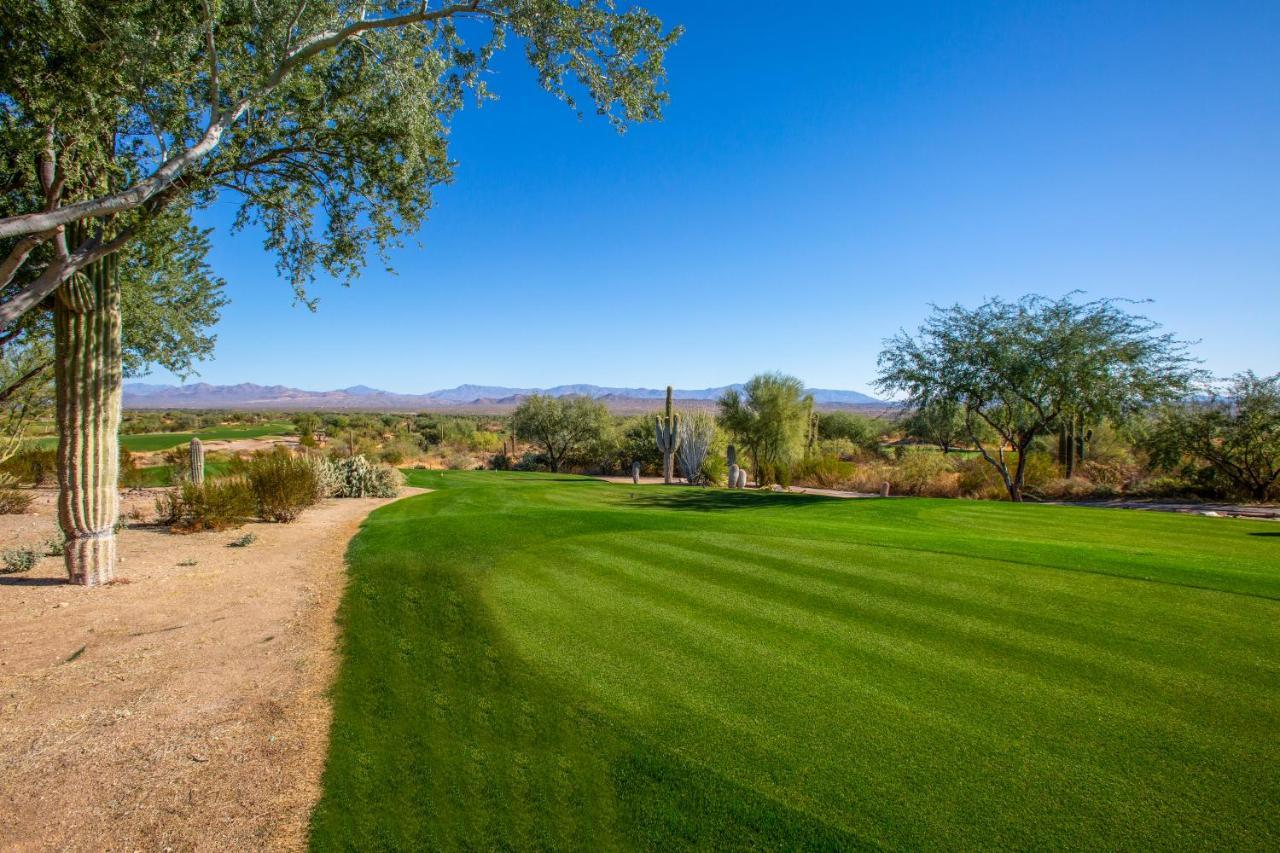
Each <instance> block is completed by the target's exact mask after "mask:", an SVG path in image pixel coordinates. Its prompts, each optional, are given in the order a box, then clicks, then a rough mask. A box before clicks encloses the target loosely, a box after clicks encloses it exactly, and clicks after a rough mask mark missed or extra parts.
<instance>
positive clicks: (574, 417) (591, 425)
mask: <svg viewBox="0 0 1280 853" xmlns="http://www.w3.org/2000/svg"><path fill="white" fill-rule="evenodd" d="M612 428H613V424H612V419H611V418H610V417H609V410H608V409H607V408H605V405H604V403H601V402H600V401H598V400H593V399H591V398H590V397H584V396H579V395H566V396H564V397H552V396H549V395H544V394H533V395H531V396H529V397H528V398H526V399H525V400H524V401H523V402H521V403H520V405H518V406H516V410H515V411H514V412H512V413H511V430H512V432H514V433H515V434H516V436H518V437H519V438H520V440H522V441H527V442H530V443H531V444H533V445H534V446H536V447H537V448H538V450H540V451H541V452H542V455H543V456H544V457H545V458H546V460H547V466H548V467H549V468H550V469H551V470H552V471H560V470H563V469H564V467H565V466H566V465H570V464H573V463H574V462H576V461H579V460H581V459H582V458H583V457H585V456H587V455H589V453H588V452H589V451H590V450H591V448H592V447H593V446H597V447H598V446H599V445H601V444H603V443H605V441H606V439H608V438H609V437H610V434H611V431H612Z"/></svg>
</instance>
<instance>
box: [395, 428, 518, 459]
mask: <svg viewBox="0 0 1280 853" xmlns="http://www.w3.org/2000/svg"><path fill="white" fill-rule="evenodd" d="M483 434H484V435H493V433H483ZM495 440H496V436H495ZM421 454H422V445H420V444H419V443H418V442H417V441H415V440H414V439H412V438H410V437H408V436H400V437H399V438H394V439H392V440H391V441H388V442H387V443H386V444H384V445H383V446H382V450H380V451H378V458H379V459H380V460H382V461H383V462H385V463H386V464H388V465H399V464H401V463H402V462H404V461H405V460H406V459H416V458H417V457H418V456H420V455H421Z"/></svg>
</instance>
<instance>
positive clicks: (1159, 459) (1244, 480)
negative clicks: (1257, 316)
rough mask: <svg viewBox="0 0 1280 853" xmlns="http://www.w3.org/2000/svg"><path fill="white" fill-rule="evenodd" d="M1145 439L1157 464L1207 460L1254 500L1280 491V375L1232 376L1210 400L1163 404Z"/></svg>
mask: <svg viewBox="0 0 1280 853" xmlns="http://www.w3.org/2000/svg"><path fill="white" fill-rule="evenodd" d="M1144 444H1145V445H1146V447H1147V449H1148V450H1149V451H1150V452H1151V454H1152V458H1153V460H1154V461H1155V462H1156V463H1157V464H1161V465H1164V466H1166V467H1173V466H1175V465H1177V464H1179V463H1181V462H1182V461H1183V460H1184V459H1185V458H1186V457H1188V456H1190V457H1192V458H1194V459H1197V460H1200V461H1202V462H1205V463H1208V464H1209V465H1210V466H1212V468H1213V469H1214V470H1215V471H1216V472H1217V474H1218V475H1219V476H1220V477H1221V478H1222V480H1225V481H1226V482H1227V483H1229V484H1230V488H1231V490H1232V491H1235V492H1238V493H1240V494H1243V495H1245V496H1247V497H1248V498H1250V499H1252V500H1255V501H1264V500H1267V499H1268V498H1271V497H1275V496H1276V495H1277V494H1280V374H1276V375H1274V376H1257V375H1255V374H1254V373H1253V371H1248V372H1245V373H1241V374H1239V375H1237V376H1234V377H1232V378H1231V381H1230V382H1229V383H1227V387H1226V388H1225V389H1224V390H1223V391H1222V392H1221V393H1218V394H1215V395H1213V396H1212V397H1210V398H1209V399H1202V400H1196V401H1191V402H1184V403H1180V404H1174V405H1169V406H1166V407H1164V409H1163V410H1162V411H1161V412H1160V414H1159V416H1158V417H1157V418H1156V419H1155V424H1154V427H1153V428H1152V429H1151V430H1150V433H1149V434H1148V435H1147V436H1146V437H1145V439H1144Z"/></svg>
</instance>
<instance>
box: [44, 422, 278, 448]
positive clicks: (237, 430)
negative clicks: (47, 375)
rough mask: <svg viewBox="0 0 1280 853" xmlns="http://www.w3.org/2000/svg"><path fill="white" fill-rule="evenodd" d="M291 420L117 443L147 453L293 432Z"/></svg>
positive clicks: (48, 442) (138, 436) (49, 439)
mask: <svg viewBox="0 0 1280 853" xmlns="http://www.w3.org/2000/svg"><path fill="white" fill-rule="evenodd" d="M293 431H294V428H293V424H291V423H289V422H288V421H277V422H272V423H266V424H257V425H255V426H217V427H209V428H208V429H201V430H196V431H195V432H140V433H134V434H131V435H121V436H120V446H121V447H123V448H124V449H125V450H128V451H130V452H131V453H150V452H153V451H157V450H168V449H169V448H171V447H177V446H178V445H180V444H186V443H187V442H189V441H190V440H191V439H192V438H194V437H195V436H199V437H200V438H202V439H204V440H206V441H212V440H233V439H237V438H264V437H266V436H276V435H292V434H293ZM36 443H37V444H39V445H40V446H42V447H57V446H58V439H57V436H45V437H43V438H40V439H37V440H36Z"/></svg>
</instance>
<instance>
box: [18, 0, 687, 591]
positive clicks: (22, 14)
mask: <svg viewBox="0 0 1280 853" xmlns="http://www.w3.org/2000/svg"><path fill="white" fill-rule="evenodd" d="M677 37H678V31H668V30H665V29H664V27H663V25H662V23H661V22H660V21H659V20H658V19H657V18H655V17H654V16H652V15H650V14H648V13H647V12H645V11H643V10H639V9H630V10H624V11H619V10H617V9H616V8H615V6H614V4H613V3H612V2H609V0H469V1H468V2H448V0H443V2H431V0H414V2H405V0H198V2H191V3H156V2H154V0H0V329H5V330H7V329H9V328H11V327H12V326H13V325H14V324H16V323H19V322H21V321H22V319H23V318H24V317H25V316H27V315H28V313H29V312H31V311H32V310H34V309H36V308H37V307H38V306H40V305H42V304H44V303H45V301H46V300H47V299H49V298H50V297H53V299H54V307H55V313H57V312H58V311H61V312H62V313H61V314H59V315H58V316H61V317H62V319H63V320H64V321H65V322H64V323H63V325H62V326H60V327H59V328H61V329H63V330H64V332H65V334H64V335H62V337H60V338H58V340H59V341H61V344H62V346H60V348H59V350H58V354H57V358H58V361H59V363H60V367H59V369H60V370H62V371H63V372H62V373H61V374H60V375H64V376H66V377H68V378H71V379H73V380H74V381H75V382H76V383H77V384H76V385H75V387H64V388H61V389H60V392H65V393H66V394H67V395H69V396H65V397H61V396H60V398H59V399H60V400H62V401H64V402H66V404H67V412H68V415H69V417H72V418H80V416H81V415H86V416H87V415H90V414H92V417H90V418H89V419H88V420H85V419H84V418H80V421H81V423H82V424H83V429H82V430H81V432H84V433H87V434H86V435H71V434H64V435H63V436H62V439H63V441H64V444H69V445H73V446H74V448H79V450H84V451H85V452H86V453H90V454H92V453H93V452H95V451H94V448H106V447H113V446H114V436H112V441H110V442H108V441H105V440H103V439H102V437H101V436H102V435H103V434H105V433H113V432H114V428H115V427H114V424H115V423H116V421H118V397H119V387H118V386H119V383H118V377H119V375H120V374H121V369H120V367H119V365H120V364H121V363H122V361H123V354H122V352H121V344H120V327H121V321H120V317H119V312H120V310H121V306H122V305H127V302H128V300H129V298H130V296H131V294H129V293H128V292H127V291H126V288H127V285H128V283H127V281H124V282H123V283H122V280H121V278H120V262H119V261H118V260H109V259H111V258H113V257H114V256H115V255H116V254H117V253H119V252H120V251H121V250H122V249H124V248H125V247H127V246H129V245H130V244H132V243H133V242H135V241H137V240H139V239H140V238H142V237H143V236H144V235H145V234H147V233H148V232H149V231H151V230H153V229H155V228H157V227H158V224H157V223H158V222H159V221H161V220H162V219H163V217H164V216H165V214H166V211H169V210H172V209H173V208H174V206H175V205H176V206H185V205H197V206H199V205H204V204H208V203H210V202H211V201H212V200H213V199H214V198H216V197H218V196H219V195H223V194H225V195H227V196H228V197H229V198H231V199H233V200H234V203H236V204H238V210H239V213H238V219H237V224H238V225H239V226H243V225H245V224H247V223H250V222H254V223H257V224H259V225H260V226H261V227H262V229H263V230H264V231H265V233H266V235H267V237H266V245H267V248H268V249H269V250H271V251H272V252H274V253H275V255H276V258H277V261H278V265H279V268H280V271H281V273H282V275H283V276H284V277H286V278H287V279H288V280H289V281H290V283H291V284H292V286H293V289H294V292H295V294H296V295H297V297H298V298H299V299H301V300H303V301H306V300H307V295H306V287H307V284H308V283H309V282H310V281H311V280H312V278H313V277H314V275H315V274H316V273H317V271H319V270H324V271H326V272H327V273H329V274H331V275H333V276H334V277H336V278H339V279H341V280H343V281H349V280H351V279H352V278H354V277H355V276H356V275H358V273H359V272H360V270H361V268H362V265H363V263H364V261H365V258H366V256H367V253H368V252H369V251H370V250H375V251H378V252H379V253H385V252H386V250H388V249H389V248H391V247H392V246H394V245H396V244H397V243H398V240H399V238H400V237H401V236H402V235H404V234H406V233H411V232H412V231H414V230H416V229H417V228H418V227H419V226H420V225H421V224H422V222H423V220H424V219H425V217H426V214H427V211H428V210H429V209H430V207H431V203H432V191H433V188H434V187H435V186H437V185H439V184H440V183H443V182H446V181H448V180H450V178H451V177H452V174H453V162H452V161H451V160H450V158H449V156H448V144H447V140H448V129H449V124H450V121H451V119H452V117H453V115H454V114H455V113H456V112H457V111H458V110H459V109H460V108H461V107H462V104H463V102H464V100H465V98H466V97H468V96H469V95H470V96H474V97H475V98H477V99H479V100H484V99H486V98H488V97H490V93H489V90H488V88H487V85H486V71H487V69H488V66H489V63H490V61H491V59H492V57H493V56H494V55H495V54H496V53H497V52H498V51H500V50H501V49H503V48H504V47H505V46H506V44H507V42H508V40H509V39H515V40H518V41H519V42H520V43H521V45H522V46H523V48H524V52H525V56H526V57H527V59H528V62H529V64H530V65H531V66H532V67H533V69H534V72H535V74H536V75H537V78H538V81H539V82H540V83H541V85H542V86H543V87H544V88H545V89H547V90H548V91H549V92H551V93H553V94H554V95H557V96H559V97H560V98H562V99H564V100H566V101H568V102H569V103H570V104H573V105H576V104H578V103H582V104H583V105H584V106H585V105H587V104H589V105H590V106H591V107H592V108H593V110H594V111H595V112H596V113H598V114H600V115H602V116H604V117H606V118H607V119H608V120H609V121H611V122H613V123H614V124H615V125H616V126H618V127H619V128H623V127H625V126H626V125H627V124H628V123H629V122H633V121H643V120H647V119H651V118H656V117H658V116H659V115H660V113H661V108H662V105H663V103H664V102H665V99H666V96H665V94H664V93H663V92H662V91H661V84H662V80H663V77H664V70H663V59H664V56H665V52H666V50H667V49H668V48H669V47H670V46H671V44H673V43H674V41H675V39H676V38H677ZM99 264H102V266H99ZM55 294H57V295H56V296H55ZM99 374H101V375H99ZM113 410H114V411H115V412H116V414H115V415H114V420H113V416H112V414H111V413H112V411H113ZM85 439H87V442H85ZM74 448H73V449H74ZM79 450H76V452H77V453H78V452H79ZM100 462H102V460H97V461H96V462H95V464H93V465H90V466H87V468H86V470H87V471H89V472H90V473H89V480H88V481H82V480H80V479H79V478H73V479H72V480H69V481H68V482H70V483H72V487H73V488H76V489H83V490H87V491H98V492H100V491H101V489H102V488H105V486H104V485H103V484H102V483H100V482H98V481H99V480H102V479H103V478H104V477H105V476H107V474H109V470H108V469H109V468H110V465H108V464H105V463H103V464H98V463H100ZM95 472H96V473H95ZM108 514H109V513H108ZM94 535H95V536H101V537H102V538H104V539H105V538H107V534H105V533H103V532H102V531H95V532H94ZM110 574H111V571H110V567H104V568H101V569H100V570H97V571H95V572H94V573H93V574H92V577H94V578H98V579H102V578H109V577H110Z"/></svg>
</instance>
